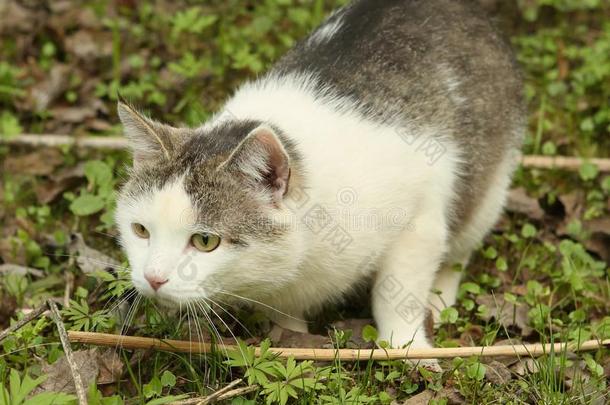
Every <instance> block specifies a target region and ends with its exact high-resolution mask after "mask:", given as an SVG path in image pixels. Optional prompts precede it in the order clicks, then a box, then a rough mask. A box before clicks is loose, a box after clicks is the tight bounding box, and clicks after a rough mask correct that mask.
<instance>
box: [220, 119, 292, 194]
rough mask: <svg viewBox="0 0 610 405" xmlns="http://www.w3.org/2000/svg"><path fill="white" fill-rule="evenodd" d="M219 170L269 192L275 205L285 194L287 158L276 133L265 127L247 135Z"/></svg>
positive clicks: (287, 178)
mask: <svg viewBox="0 0 610 405" xmlns="http://www.w3.org/2000/svg"><path fill="white" fill-rule="evenodd" d="M218 169H219V170H220V169H225V170H229V171H231V172H233V173H235V174H237V175H240V176H243V178H244V179H245V180H246V181H247V182H248V184H249V185H251V186H253V187H255V188H257V189H261V188H262V189H264V190H266V191H269V192H271V194H272V199H273V202H274V203H278V202H280V201H281V200H282V198H283V197H284V194H286V192H287V191H288V180H289V178H290V158H289V156H288V153H286V149H285V148H284V145H283V144H282V141H281V140H280V138H279V137H278V135H277V134H276V133H275V131H274V130H273V129H272V128H270V127H268V126H265V125H263V126H259V127H258V128H256V129H254V130H253V131H252V132H250V133H249V134H248V135H247V136H246V138H245V139H244V140H243V141H242V142H241V143H240V144H239V145H238V146H237V147H236V148H235V149H234V150H233V152H232V153H231V155H230V156H229V158H228V159H227V160H225V161H224V162H223V163H222V164H221V165H220V166H219V167H218Z"/></svg>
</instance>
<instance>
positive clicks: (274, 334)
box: [269, 325, 332, 348]
mask: <svg viewBox="0 0 610 405" xmlns="http://www.w3.org/2000/svg"><path fill="white" fill-rule="evenodd" d="M269 338H270V339H271V341H272V342H273V344H274V345H275V346H278V347H317V348H325V347H329V345H331V344H332V343H331V341H330V339H329V338H328V337H326V336H322V335H312V334H311V333H301V332H295V331H292V330H289V329H284V328H282V327H281V326H278V325H274V326H273V328H272V329H271V332H269Z"/></svg>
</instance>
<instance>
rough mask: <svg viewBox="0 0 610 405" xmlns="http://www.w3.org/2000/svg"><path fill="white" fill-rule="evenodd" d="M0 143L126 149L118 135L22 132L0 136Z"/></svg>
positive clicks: (125, 143)
mask: <svg viewBox="0 0 610 405" xmlns="http://www.w3.org/2000/svg"><path fill="white" fill-rule="evenodd" d="M0 143H5V144H7V145H26V146H48V147H59V146H76V147H82V148H92V149H115V150H119V149H127V139H126V138H123V137H120V136H72V135H56V134H42V135H34V134H22V135H19V136H16V137H13V138H2V137H0Z"/></svg>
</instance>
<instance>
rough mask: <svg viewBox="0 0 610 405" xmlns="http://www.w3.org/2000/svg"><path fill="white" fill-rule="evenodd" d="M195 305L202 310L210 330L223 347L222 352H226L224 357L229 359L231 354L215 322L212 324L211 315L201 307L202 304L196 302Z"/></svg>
mask: <svg viewBox="0 0 610 405" xmlns="http://www.w3.org/2000/svg"><path fill="white" fill-rule="evenodd" d="M194 304H195V305H197V306H198V307H199V309H201V312H202V314H203V316H204V317H205V318H206V320H207V321H208V324H209V325H210V328H212V333H214V336H216V339H217V340H218V343H219V344H220V345H221V346H222V351H223V352H224V355H225V356H226V357H229V352H228V351H227V348H226V345H225V343H224V341H223V340H222V336H220V332H218V329H217V328H216V325H214V322H212V318H210V315H208V313H207V311H206V310H205V308H204V307H203V306H202V305H201V303H200V302H199V301H194Z"/></svg>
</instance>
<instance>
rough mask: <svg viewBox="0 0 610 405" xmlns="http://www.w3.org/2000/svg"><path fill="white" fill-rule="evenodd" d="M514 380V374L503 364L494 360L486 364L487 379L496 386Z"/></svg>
mask: <svg viewBox="0 0 610 405" xmlns="http://www.w3.org/2000/svg"><path fill="white" fill-rule="evenodd" d="M511 378H512V374H511V372H510V370H509V369H508V367H506V366H505V365H504V364H503V363H501V362H499V361H497V360H492V361H491V362H489V363H486V364H485V379H487V381H489V382H491V383H492V384H496V385H504V384H507V383H508V382H509V381H510V380H511Z"/></svg>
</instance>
